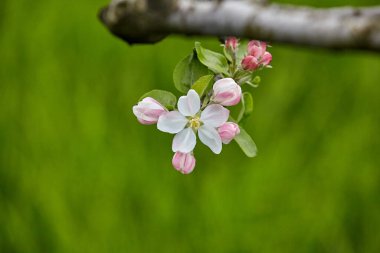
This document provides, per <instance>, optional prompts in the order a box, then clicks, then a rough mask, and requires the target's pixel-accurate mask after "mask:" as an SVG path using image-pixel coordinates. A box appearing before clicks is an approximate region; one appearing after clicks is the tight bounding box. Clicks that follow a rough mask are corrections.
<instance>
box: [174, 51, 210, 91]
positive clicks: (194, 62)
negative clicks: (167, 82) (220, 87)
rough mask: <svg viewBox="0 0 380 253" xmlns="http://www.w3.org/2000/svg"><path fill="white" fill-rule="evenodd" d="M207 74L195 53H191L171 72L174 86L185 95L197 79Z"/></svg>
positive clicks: (205, 68)
mask: <svg viewBox="0 0 380 253" xmlns="http://www.w3.org/2000/svg"><path fill="white" fill-rule="evenodd" d="M208 73H209V71H208V69H207V67H205V66H204V65H203V64H202V63H201V62H200V61H199V60H198V58H197V55H196V53H195V52H194V51H193V52H192V53H191V54H190V55H188V56H186V58H184V59H182V60H181V61H180V62H178V64H177V65H176V66H175V68H174V72H173V81H174V86H175V87H176V88H177V90H179V91H180V92H182V93H186V92H187V91H188V90H189V89H190V87H191V85H193V83H194V82H195V81H196V80H198V79H199V77H201V76H204V75H207V74H208Z"/></svg>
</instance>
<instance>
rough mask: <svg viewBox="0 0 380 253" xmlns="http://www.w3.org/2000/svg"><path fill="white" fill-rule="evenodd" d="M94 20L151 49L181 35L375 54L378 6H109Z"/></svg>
mask: <svg viewBox="0 0 380 253" xmlns="http://www.w3.org/2000/svg"><path fill="white" fill-rule="evenodd" d="M99 16H100V19H101V20H102V22H103V23H104V24H105V25H106V26H107V27H108V29H109V30H110V31H111V32H112V33H113V34H115V35H116V36H118V37H120V38H122V39H123V40H125V41H127V42H128V43H155V42H157V41H159V40H161V39H163V38H165V37H166V36H168V35H169V34H182V35H202V36H203V35H206V36H218V37H224V36H237V37H242V38H255V39H259V40H264V41H270V42H283V43H290V44H295V45H308V46H318V47H324V48H335V49H367V50H373V51H380V6H375V7H366V8H364V7H363V8H354V7H339V8H325V9H319V8H312V7H299V6H291V5H282V4H266V3H263V1H247V0H235V1H228V0H225V1H223V2H220V1H190V0H113V1H112V2H111V4H110V5H109V6H108V7H106V8H104V9H102V10H101V12H100V15H99Z"/></svg>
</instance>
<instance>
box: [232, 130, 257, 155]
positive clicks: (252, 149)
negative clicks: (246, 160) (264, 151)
mask: <svg viewBox="0 0 380 253" xmlns="http://www.w3.org/2000/svg"><path fill="white" fill-rule="evenodd" d="M239 127H240V126H239ZM234 140H235V141H236V142H237V144H238V145H239V146H240V148H241V150H242V151H243V152H244V154H245V155H246V156H248V157H255V156H256V154H257V147H256V144H255V142H254V141H253V140H252V138H251V136H249V134H248V133H247V132H246V131H245V130H244V129H243V128H242V127H240V133H239V134H238V135H237V136H235V138H234Z"/></svg>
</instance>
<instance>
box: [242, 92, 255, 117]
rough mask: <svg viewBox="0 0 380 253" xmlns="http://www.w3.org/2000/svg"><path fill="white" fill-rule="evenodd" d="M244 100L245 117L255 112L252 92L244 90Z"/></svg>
mask: <svg viewBox="0 0 380 253" xmlns="http://www.w3.org/2000/svg"><path fill="white" fill-rule="evenodd" d="M243 101H244V118H246V117H248V116H249V115H251V114H252V112H253V98H252V95H251V93H249V92H244V93H243Z"/></svg>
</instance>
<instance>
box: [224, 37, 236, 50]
mask: <svg viewBox="0 0 380 253" xmlns="http://www.w3.org/2000/svg"><path fill="white" fill-rule="evenodd" d="M224 45H225V47H226V48H227V49H230V50H232V51H235V50H236V48H237V47H238V45H239V40H238V39H237V38H236V37H228V38H227V39H226V41H225V44H224Z"/></svg>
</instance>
